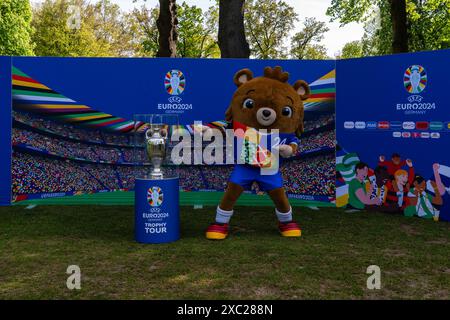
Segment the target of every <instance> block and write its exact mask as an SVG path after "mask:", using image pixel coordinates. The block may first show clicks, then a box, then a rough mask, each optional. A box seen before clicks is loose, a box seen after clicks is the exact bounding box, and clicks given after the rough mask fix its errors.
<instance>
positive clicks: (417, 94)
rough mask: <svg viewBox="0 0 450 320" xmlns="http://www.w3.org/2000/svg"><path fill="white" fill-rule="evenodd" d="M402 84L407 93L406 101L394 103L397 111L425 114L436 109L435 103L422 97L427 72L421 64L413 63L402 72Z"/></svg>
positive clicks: (426, 84)
mask: <svg viewBox="0 0 450 320" xmlns="http://www.w3.org/2000/svg"><path fill="white" fill-rule="evenodd" d="M403 86H404V88H405V90H406V91H407V93H408V94H409V95H408V96H407V102H406V103H397V104H396V109H397V111H403V113H404V114H406V115H412V114H414V115H425V114H427V113H428V112H429V111H431V110H436V103H435V102H433V101H425V98H424V97H423V93H424V90H425V88H426V87H427V86H428V73H427V71H426V70H425V68H424V67H423V66H421V65H418V64H415V65H412V66H410V67H408V68H407V69H406V71H405V73H404V74H403ZM428 92H429V90H428Z"/></svg>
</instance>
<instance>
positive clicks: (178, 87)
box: [164, 69, 186, 96]
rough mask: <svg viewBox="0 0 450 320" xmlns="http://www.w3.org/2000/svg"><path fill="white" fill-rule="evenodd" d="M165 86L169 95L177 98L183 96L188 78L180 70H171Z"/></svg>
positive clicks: (165, 80) (165, 79) (167, 75)
mask: <svg viewBox="0 0 450 320" xmlns="http://www.w3.org/2000/svg"><path fill="white" fill-rule="evenodd" d="M164 86H165V88H166V91H167V93H168V94H170V95H173V96H177V95H179V94H182V93H183V91H184V88H185V87H186V78H185V77H184V74H183V72H181V71H180V70H176V69H173V70H170V71H169V72H167V73H166V77H165V78H164Z"/></svg>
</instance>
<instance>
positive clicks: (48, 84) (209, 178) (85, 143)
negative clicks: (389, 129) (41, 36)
mask: <svg viewBox="0 0 450 320" xmlns="http://www.w3.org/2000/svg"><path fill="white" fill-rule="evenodd" d="M276 65H280V66H282V67H283V69H284V70H286V71H288V72H289V73H290V79H289V82H290V83H294V82H295V81H296V80H298V79H303V80H306V81H307V82H308V83H309V84H310V85H311V89H312V93H313V94H312V97H311V99H309V100H308V101H307V103H306V105H305V109H306V117H305V120H306V125H305V127H306V132H305V134H304V135H303V137H302V147H301V148H300V159H294V160H293V161H289V162H288V163H287V164H286V165H285V167H284V168H283V169H282V170H283V171H284V172H285V173H289V174H285V183H286V189H287V191H288V193H289V194H290V196H292V197H299V198H304V199H314V200H320V201H332V200H334V191H335V190H334V180H335V175H334V102H335V88H334V84H335V71H334V67H335V63H334V61H293V60H292V61H277V60H266V61H265V60H240V59H221V60H213V59H208V60H205V59H142V58H141V59H133V58H130V59H116V58H106V59H105V58H37V57H14V58H12V113H13V122H12V144H13V154H12V165H11V177H12V195H7V194H6V193H5V194H4V193H2V195H6V196H4V198H5V199H2V201H3V202H4V203H9V199H11V196H12V198H13V200H15V201H19V200H24V199H30V198H42V197H53V196H63V195H73V194H80V193H86V192H104V191H111V190H129V189H133V187H134V176H135V172H134V169H133V164H134V163H133V161H134V160H133V152H132V148H130V146H131V145H132V143H131V139H130V134H129V133H130V132H131V131H132V130H133V121H132V118H133V114H147V113H163V114H164V113H167V114H173V113H175V114H178V115H179V119H180V123H181V124H182V125H183V126H184V127H185V128H186V130H189V131H190V132H192V126H191V124H193V122H194V121H199V120H200V121H203V123H209V124H210V125H211V126H219V127H220V126H221V125H222V124H223V121H222V120H223V119H224V113H225V110H226V108H227V106H228V104H229V102H230V100H231V97H232V95H233V93H234V91H235V89H236V87H235V85H234V83H233V75H234V73H235V72H237V71H238V70H240V69H243V68H249V69H251V70H252V71H253V73H254V74H255V76H259V75H262V73H263V69H264V67H266V66H272V67H273V66H276ZM6 74H7V73H6ZM9 84H10V82H8V83H6V82H5V84H4V85H3V86H2V87H1V88H2V92H8V88H7V87H6V86H7V85H9ZM302 158H303V160H302ZM2 160H3V159H2ZM5 161H7V160H5ZM230 169H231V168H230V166H181V168H180V171H179V173H180V176H181V187H182V189H183V190H186V191H197V190H223V189H224V187H225V186H226V181H227V178H228V176H229V173H230ZM142 170H148V169H145V168H142ZM3 173H4V172H3ZM3 173H2V174H3ZM6 181H7V180H2V182H1V183H2V187H6V184H8V186H10V185H11V183H8V182H6ZM3 184H4V185H3ZM254 191H255V192H257V191H258V188H257V186H255V190H254Z"/></svg>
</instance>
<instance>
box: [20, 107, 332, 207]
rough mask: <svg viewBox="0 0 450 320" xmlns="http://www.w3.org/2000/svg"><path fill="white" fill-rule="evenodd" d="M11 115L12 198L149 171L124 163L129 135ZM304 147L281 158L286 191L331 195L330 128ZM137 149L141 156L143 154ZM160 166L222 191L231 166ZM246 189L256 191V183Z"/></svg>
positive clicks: (91, 188) (103, 187)
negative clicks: (299, 155) (289, 158)
mask: <svg viewBox="0 0 450 320" xmlns="http://www.w3.org/2000/svg"><path fill="white" fill-rule="evenodd" d="M13 116H14V120H15V121H14V122H13V135H12V142H13V147H14V152H13V163H12V179H13V186H12V190H13V194H14V199H15V200H20V199H24V198H26V197H23V196H24V195H27V194H28V195H30V194H46V193H55V192H66V193H67V192H72V194H77V193H86V192H87V193H90V192H98V191H113V190H132V189H133V188H134V178H135V177H136V176H143V175H145V174H146V173H147V172H148V171H149V167H148V166H133V165H130V162H132V161H133V159H134V158H133V157H134V155H133V149H132V148H125V147H123V145H126V144H127V142H128V141H129V140H128V139H129V135H125V134H121V135H119V134H114V133H111V132H110V133H105V132H103V131H100V130H97V131H95V130H94V131H93V130H91V129H83V128H82V127H76V126H73V125H72V124H68V123H63V122H58V121H53V120H50V119H49V118H47V117H45V116H39V115H37V114H34V113H27V112H22V111H14V113H13ZM333 119H334V116H333V114H328V115H322V116H319V117H318V118H317V120H315V121H312V120H311V121H309V125H310V126H311V128H312V129H314V128H320V127H321V126H327V125H328V124H329V123H330V121H333ZM68 132H70V135H69V133H68ZM317 148H319V149H324V150H329V151H328V152H325V153H320V152H316V151H315V149H317ZM327 148H328V149H327ZM310 150H312V153H311V156H308V157H306V158H304V159H301V158H300V160H298V159H294V160H292V161H287V162H286V163H285V164H284V166H283V167H282V173H283V175H284V177H285V185H286V190H287V192H288V193H289V194H295V195H297V194H304V195H316V196H319V195H320V196H327V197H329V198H330V199H332V198H334V188H335V187H334V180H335V174H334V166H335V164H334V163H335V162H334V130H326V131H321V132H318V133H315V134H312V135H308V136H305V137H304V138H302V144H301V146H300V151H301V152H302V155H303V153H305V154H307V153H308V151H310ZM143 151H144V150H142V155H141V157H142V158H145V154H144V153H143ZM55 155H57V157H55ZM166 170H169V171H170V172H171V171H173V170H177V173H178V175H179V176H180V181H181V188H182V190H184V191H199V190H217V191H223V190H224V188H225V187H226V183H227V180H228V177H229V175H230V174H231V170H232V166H206V165H198V166H178V167H175V166H173V167H167V168H166ZM252 191H253V192H255V193H258V192H259V191H260V190H259V188H258V185H257V184H254V185H253V187H252Z"/></svg>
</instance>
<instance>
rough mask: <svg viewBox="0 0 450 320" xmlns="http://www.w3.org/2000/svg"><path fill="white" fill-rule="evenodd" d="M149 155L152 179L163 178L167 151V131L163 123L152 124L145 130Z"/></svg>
mask: <svg viewBox="0 0 450 320" xmlns="http://www.w3.org/2000/svg"><path fill="white" fill-rule="evenodd" d="M145 142H146V143H145V144H146V151H147V156H148V158H149V159H150V162H151V163H152V169H151V171H150V178H151V179H163V177H164V172H163V170H162V168H161V167H162V164H163V161H164V159H165V158H166V152H167V150H166V149H167V131H166V129H165V128H164V125H163V124H150V128H149V129H148V130H147V131H146V132H145Z"/></svg>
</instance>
